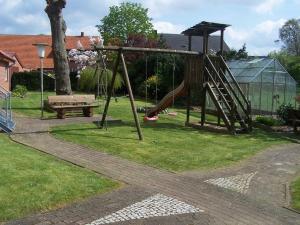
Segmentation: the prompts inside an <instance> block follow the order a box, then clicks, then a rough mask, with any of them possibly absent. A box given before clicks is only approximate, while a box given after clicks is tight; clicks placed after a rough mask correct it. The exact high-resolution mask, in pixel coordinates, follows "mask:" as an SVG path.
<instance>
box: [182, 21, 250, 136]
mask: <svg viewBox="0 0 300 225" xmlns="http://www.w3.org/2000/svg"><path fill="white" fill-rule="evenodd" d="M228 26H229V25H227V24H219V23H209V22H201V23H199V24H197V25H195V26H193V27H191V28H189V29H187V30H185V31H183V32H182V34H184V35H186V36H188V39H189V50H190V51H191V50H192V36H202V37H203V52H202V53H203V54H202V55H199V56H193V57H189V58H188V59H187V62H186V69H185V71H186V72H185V83H186V84H188V85H187V88H188V100H187V103H188V104H187V121H186V123H187V124H189V121H190V120H189V116H190V112H189V111H190V104H191V92H192V91H193V90H195V89H198V91H200V92H201V122H200V123H201V126H204V125H205V122H206V119H205V117H206V113H207V109H206V101H207V96H209V97H210V98H211V100H212V101H213V103H214V105H215V109H216V114H217V116H218V117H219V121H220V119H222V120H223V122H224V124H225V126H226V127H227V129H228V130H229V131H230V132H231V133H236V132H237V131H239V130H240V131H246V132H247V131H251V129H252V126H251V105H250V102H249V101H248V100H247V99H246V97H245V95H244V93H243V92H242V90H241V88H240V86H239V84H238V83H237V81H236V80H235V78H234V76H233V75H232V73H231V71H230V69H229V67H228V66H227V64H226V62H225V60H224V58H223V53H224V31H225V29H226V27H228ZM217 31H220V32H221V38H220V51H219V52H218V53H217V54H216V55H210V54H209V51H208V46H209V45H208V44H209V36H210V34H212V33H215V32H217ZM219 123H220V122H219Z"/></svg>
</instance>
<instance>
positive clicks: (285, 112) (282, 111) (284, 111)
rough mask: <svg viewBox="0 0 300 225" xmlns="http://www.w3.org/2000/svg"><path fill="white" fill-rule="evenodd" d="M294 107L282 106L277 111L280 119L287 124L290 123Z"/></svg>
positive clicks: (289, 105)
mask: <svg viewBox="0 0 300 225" xmlns="http://www.w3.org/2000/svg"><path fill="white" fill-rule="evenodd" d="M292 109H293V106H292V105H291V104H288V105H285V104H283V105H281V106H279V108H278V110H277V114H278V116H279V118H280V119H281V120H282V121H283V122H284V123H285V124H288V121H289V110H292Z"/></svg>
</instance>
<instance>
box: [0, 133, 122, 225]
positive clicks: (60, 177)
mask: <svg viewBox="0 0 300 225" xmlns="http://www.w3.org/2000/svg"><path fill="white" fill-rule="evenodd" d="M0 146H1V147H0V223H1V221H2V222H4V221H7V220H11V219H16V218H20V217H23V216H26V215H29V214H32V213H35V212H40V211H46V210H49V209H53V208H57V207H60V206H63V205H65V204H67V203H70V202H74V201H75V200H79V199H82V198H86V197H88V196H92V195H95V194H99V193H103V192H107V191H109V190H112V189H114V188H117V187H118V186H119V184H118V183H116V182H114V181H111V180H109V179H106V178H103V177H100V176H98V175H97V174H95V173H92V172H89V171H87V170H84V169H82V168H79V167H76V166H74V165H71V164H68V163H65V162H62V161H59V160H56V159H55V158H54V157H50V156H48V155H45V154H42V153H39V152H36V151H34V150H32V149H30V148H27V147H25V146H23V145H19V144H16V143H15V142H13V141H11V140H10V139H9V138H8V137H7V136H6V135H4V134H0Z"/></svg>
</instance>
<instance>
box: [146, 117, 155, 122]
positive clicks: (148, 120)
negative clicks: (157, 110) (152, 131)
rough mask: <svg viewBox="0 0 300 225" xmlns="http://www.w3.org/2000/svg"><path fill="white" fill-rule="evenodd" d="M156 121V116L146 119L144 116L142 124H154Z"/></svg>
mask: <svg viewBox="0 0 300 225" xmlns="http://www.w3.org/2000/svg"><path fill="white" fill-rule="evenodd" d="M157 120H158V116H153V117H148V116H144V122H155V121H157Z"/></svg>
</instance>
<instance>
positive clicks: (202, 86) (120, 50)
mask: <svg viewBox="0 0 300 225" xmlns="http://www.w3.org/2000/svg"><path fill="white" fill-rule="evenodd" d="M228 26H229V25H226V24H218V23H210V22H205V21H204V22H201V23H199V24H197V25H195V26H193V27H191V28H189V29H187V30H186V31H184V32H183V34H184V35H186V36H188V51H181V50H170V49H156V48H134V47H116V46H109V47H97V46H95V50H96V51H97V52H98V54H99V55H101V52H103V51H110V52H112V51H113V52H117V58H116V60H115V62H114V67H113V75H112V79H111V84H110V85H109V89H108V90H107V99H106V104H105V108H104V111H103V114H102V119H101V122H100V128H103V127H104V124H105V122H106V117H107V112H108V108H109V105H110V100H111V97H112V94H113V87H114V83H115V80H116V76H117V70H118V67H119V65H120V64H121V66H122V69H123V80H124V81H125V86H126V89H127V91H128V94H129V99H130V104H131V109H132V113H133V116H134V121H135V126H136V128H137V133H138V137H139V139H140V140H143V134H142V131H141V126H140V121H139V118H138V114H137V107H136V105H135V101H134V96H133V93H132V88H131V83H130V80H129V75H128V70H127V65H126V61H125V57H124V53H128V52H139V53H144V54H145V55H147V54H169V55H182V56H185V70H184V80H183V81H182V82H181V84H180V85H179V86H178V87H177V88H175V82H174V80H175V71H176V62H175V57H174V63H173V74H172V79H173V82H172V85H173V90H172V91H171V92H169V93H168V94H167V95H166V96H165V97H164V98H163V99H162V100H161V101H160V102H157V92H158V87H157V82H156V87H155V96H156V106H155V107H152V108H150V109H149V110H146V113H145V118H144V120H145V121H149V120H153V121H155V120H157V119H158V117H157V116H158V114H159V112H161V111H163V110H164V109H166V108H168V107H170V106H173V107H174V101H175V99H176V98H178V97H181V96H185V97H186V99H187V101H186V123H185V124H186V125H187V126H193V127H194V126H195V124H192V123H190V108H191V92H192V91H195V90H196V91H197V92H200V93H201V94H200V96H201V97H200V99H199V100H200V101H199V102H200V105H201V121H200V126H201V127H204V126H205V124H206V123H205V122H206V114H207V113H210V112H209V111H208V110H207V109H206V102H207V98H208V97H209V98H210V99H211V100H212V101H213V103H214V105H215V111H216V112H215V115H217V116H218V121H220V120H222V121H223V122H224V126H225V127H226V128H227V129H228V131H229V132H230V133H232V134H235V133H237V132H249V131H251V129H252V123H251V104H250V102H249V101H248V100H247V99H246V97H245V95H244V93H243V92H242V90H241V88H240V86H239V84H238V83H237V81H236V80H235V78H234V76H233V75H232V72H231V71H230V69H229V67H228V66H227V64H226V62H225V60H224V58H223V56H222V55H223V48H224V46H223V45H224V44H223V43H224V30H225V28H226V27H228ZM217 31H220V32H221V38H220V39H221V40H220V52H219V54H218V55H209V54H208V52H209V51H208V40H209V35H210V34H211V33H215V32H217ZM192 36H202V37H203V53H200V52H195V51H191V50H192ZM157 65H158V60H157ZM156 72H158V70H157V71H156ZM156 75H158V73H157V74H156ZM145 78H146V82H147V78H148V59H147V57H146V71H145ZM147 88H148V87H147V83H146V104H147V101H148V89H147ZM170 115H176V113H175V112H174V113H170ZM219 125H220V122H219Z"/></svg>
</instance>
